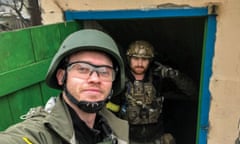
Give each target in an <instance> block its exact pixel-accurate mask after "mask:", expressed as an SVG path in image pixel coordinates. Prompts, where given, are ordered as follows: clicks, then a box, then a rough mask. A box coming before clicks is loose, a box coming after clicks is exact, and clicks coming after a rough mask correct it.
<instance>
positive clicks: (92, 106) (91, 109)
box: [63, 71, 113, 113]
mask: <svg viewBox="0 0 240 144" xmlns="http://www.w3.org/2000/svg"><path fill="white" fill-rule="evenodd" d="M63 78H64V80H63V82H64V83H63V91H64V92H65V94H66V96H67V98H68V99H69V100H70V101H71V102H72V103H74V104H75V105H77V106H78V107H79V108H80V109H81V110H83V111H84V112H87V113H96V112H98V111H100V110H101V109H102V108H103V107H104V106H105V103H106V102H107V101H108V100H109V99H110V98H111V97H112V94H113V90H111V93H110V94H109V95H108V97H107V98H106V99H104V100H101V101H96V102H88V101H78V100H77V99H76V98H74V96H73V95H72V94H71V93H70V92H69V91H68V89H67V86H66V79H67V71H66V73H65V76H64V77H63Z"/></svg>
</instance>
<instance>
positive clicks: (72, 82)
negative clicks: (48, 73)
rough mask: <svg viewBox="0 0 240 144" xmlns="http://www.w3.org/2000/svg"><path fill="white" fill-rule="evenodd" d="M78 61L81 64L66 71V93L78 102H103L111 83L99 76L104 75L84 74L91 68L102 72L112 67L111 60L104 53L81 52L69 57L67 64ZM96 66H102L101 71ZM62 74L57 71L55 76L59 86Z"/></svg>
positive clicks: (62, 71) (60, 71)
mask: <svg viewBox="0 0 240 144" xmlns="http://www.w3.org/2000/svg"><path fill="white" fill-rule="evenodd" d="M79 61H81V62H83V64H82V65H81V63H77V64H73V65H71V66H70V67H69V68H68V70H67V79H66V87H67V89H68V91H69V92H70V93H71V94H72V95H73V96H74V97H75V98H76V99H77V100H78V101H89V102H96V101H100V100H104V99H105V98H106V97H107V96H108V95H109V93H110V91H111V88H112V81H108V80H107V81H106V78H102V77H101V75H104V73H101V74H99V73H97V72H96V71H93V72H92V73H90V74H84V73H86V70H88V68H89V67H90V68H91V67H92V66H97V68H99V69H101V70H103V72H104V68H105V66H106V67H107V68H108V67H113V64H112V61H111V59H110V58H109V57H108V56H107V55H106V54H104V53H101V52H93V51H82V52H78V53H76V54H73V55H72V56H70V59H69V63H74V62H79ZM98 66H103V69H102V67H98ZM108 70H112V69H108ZM64 73H65V70H59V72H58V74H57V78H58V82H59V84H60V85H62V82H61V79H62V77H63V75H64Z"/></svg>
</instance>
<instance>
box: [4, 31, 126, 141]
mask: <svg viewBox="0 0 240 144" xmlns="http://www.w3.org/2000/svg"><path fill="white" fill-rule="evenodd" d="M46 82H47V84H48V86H50V87H51V88H55V89H59V90H61V93H60V95H59V96H58V97H53V98H51V99H50V100H49V101H48V103H47V104H46V106H45V107H41V106H40V107H36V108H32V109H31V110H30V111H29V113H28V114H27V115H25V119H26V120H25V121H23V122H20V123H18V124H16V125H14V126H11V127H9V128H8V129H6V130H5V131H3V132H1V133H0V143H1V144H96V143H101V144H105V143H106V144H116V143H119V144H121V143H122V144H125V143H128V126H127V123H126V122H124V121H123V120H120V119H118V118H117V117H115V115H113V114H112V113H111V112H109V111H107V110H105V102H106V101H107V100H108V99H110V98H111V97H112V96H113V97H114V96H115V95H117V94H118V93H119V92H120V91H121V90H122V88H123V86H124V66H123V61H122V59H121V57H120V55H119V51H118V48H117V46H116V44H115V42H114V41H113V39H112V38H111V37H110V36H109V35H107V34H105V33H103V32H101V31H98V30H91V29H86V30H80V31H77V32H74V33H73V34H71V35H70V36H68V37H67V38H66V39H65V40H64V41H63V43H62V45H61V47H60V48H59V51H58V52H57V53H56V55H55V56H54V58H53V60H52V63H51V65H50V67H49V70H48V73H47V77H46ZM32 98H34V96H33V97H32Z"/></svg>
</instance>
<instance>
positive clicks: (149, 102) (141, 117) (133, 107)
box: [125, 81, 164, 125]
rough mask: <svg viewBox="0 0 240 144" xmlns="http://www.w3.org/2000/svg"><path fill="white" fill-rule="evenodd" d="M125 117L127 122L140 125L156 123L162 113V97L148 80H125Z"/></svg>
mask: <svg viewBox="0 0 240 144" xmlns="http://www.w3.org/2000/svg"><path fill="white" fill-rule="evenodd" d="M126 85H127V91H126V93H125V95H126V99H127V102H126V103H127V108H126V117H125V119H127V120H128V122H129V124H132V125H141V124H152V123H157V122H158V118H159V117H160V115H161V113H162V107H163V101H164V98H163V97H162V96H160V94H159V93H158V92H157V91H156V89H155V87H154V86H153V84H152V81H150V82H142V81H134V82H133V83H132V82H130V81H129V82H127V84H126Z"/></svg>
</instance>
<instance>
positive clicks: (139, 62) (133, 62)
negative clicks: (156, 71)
mask: <svg viewBox="0 0 240 144" xmlns="http://www.w3.org/2000/svg"><path fill="white" fill-rule="evenodd" d="M149 63H150V60H149V59H147V58H142V57H134V56H133V57H130V68H131V71H132V72H133V73H134V74H136V75H143V74H144V73H145V72H146V71H147V69H148V65H149Z"/></svg>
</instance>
